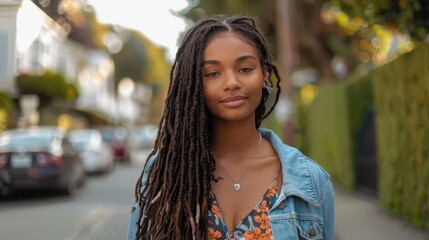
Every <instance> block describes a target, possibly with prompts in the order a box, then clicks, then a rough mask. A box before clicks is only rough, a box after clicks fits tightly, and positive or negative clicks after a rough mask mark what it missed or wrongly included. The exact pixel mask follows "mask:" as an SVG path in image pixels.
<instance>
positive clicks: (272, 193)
mask: <svg viewBox="0 0 429 240" xmlns="http://www.w3.org/2000/svg"><path fill="white" fill-rule="evenodd" d="M276 189H277V181H275V182H274V184H273V186H272V187H271V188H270V189H269V190H268V192H267V194H266V195H265V196H266V197H268V198H271V197H273V196H275V195H276Z"/></svg>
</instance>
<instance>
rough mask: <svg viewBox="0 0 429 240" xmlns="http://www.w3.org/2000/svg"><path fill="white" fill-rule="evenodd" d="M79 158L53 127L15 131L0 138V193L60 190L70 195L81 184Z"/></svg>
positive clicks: (83, 178)
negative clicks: (20, 190) (23, 190)
mask: <svg viewBox="0 0 429 240" xmlns="http://www.w3.org/2000/svg"><path fill="white" fill-rule="evenodd" d="M85 177H86V176H85V171H84V168H83V163H82V160H81V158H80V156H79V154H78V153H77V152H76V151H75V149H74V148H73V146H72V145H71V143H70V141H69V139H68V136H67V134H66V132H64V131H62V130H61V129H59V128H57V127H37V128H29V129H15V130H9V131H5V132H2V133H1V134H0V192H1V193H2V195H4V194H7V193H10V192H12V191H13V190H18V189H42V188H44V189H60V190H61V191H62V192H64V193H66V194H68V195H73V194H74V193H75V191H76V189H77V188H78V187H80V186H83V185H84V183H85V180H86V179H85Z"/></svg>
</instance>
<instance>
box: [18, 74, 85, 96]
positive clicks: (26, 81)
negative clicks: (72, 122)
mask: <svg viewBox="0 0 429 240" xmlns="http://www.w3.org/2000/svg"><path fill="white" fill-rule="evenodd" d="M16 86H17V89H18V91H19V92H20V93H21V94H36V95H38V96H39V98H40V99H41V100H42V101H44V100H45V101H50V100H62V101H73V100H75V99H76V98H77V97H78V96H79V91H78V89H77V87H76V85H75V84H73V83H69V82H68V81H67V80H66V79H65V78H64V76H62V75H61V74H59V73H54V72H51V71H46V72H45V73H43V74H42V75H27V74H22V75H19V76H17V77H16Z"/></svg>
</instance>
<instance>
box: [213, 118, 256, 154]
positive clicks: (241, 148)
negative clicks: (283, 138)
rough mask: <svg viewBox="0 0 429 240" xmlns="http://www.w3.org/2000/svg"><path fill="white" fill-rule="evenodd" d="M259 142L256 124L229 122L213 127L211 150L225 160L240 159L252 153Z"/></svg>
mask: <svg viewBox="0 0 429 240" xmlns="http://www.w3.org/2000/svg"><path fill="white" fill-rule="evenodd" d="M258 142H259V132H258V130H257V129H256V127H255V124H253V125H249V124H244V125H243V124H237V125H234V124H227V125H221V126H215V127H213V128H212V136H211V150H212V152H213V153H214V154H215V155H216V156H217V157H218V158H220V159H222V160H223V161H240V160H245V158H247V157H249V156H250V155H252V154H253V153H254V151H255V147H256V145H257V144H258Z"/></svg>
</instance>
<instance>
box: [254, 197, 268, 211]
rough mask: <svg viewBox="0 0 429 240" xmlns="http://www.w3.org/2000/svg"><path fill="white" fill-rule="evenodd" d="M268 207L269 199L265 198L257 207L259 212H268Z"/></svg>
mask: <svg viewBox="0 0 429 240" xmlns="http://www.w3.org/2000/svg"><path fill="white" fill-rule="evenodd" d="M268 210H269V209H268V207H267V200H263V201H262V202H261V204H260V205H259V206H258V208H257V209H256V211H257V212H258V213H260V212H268Z"/></svg>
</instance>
